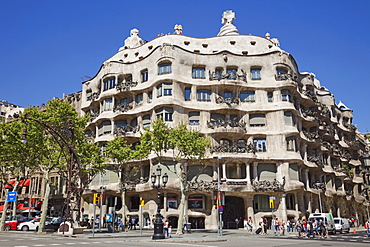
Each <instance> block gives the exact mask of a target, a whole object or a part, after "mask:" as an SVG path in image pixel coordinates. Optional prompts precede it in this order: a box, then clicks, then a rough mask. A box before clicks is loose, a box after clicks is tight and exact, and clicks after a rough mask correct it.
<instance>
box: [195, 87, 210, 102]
mask: <svg viewBox="0 0 370 247" xmlns="http://www.w3.org/2000/svg"><path fill="white" fill-rule="evenodd" d="M197 100H198V101H211V91H210V90H205V89H203V90H198V91H197Z"/></svg>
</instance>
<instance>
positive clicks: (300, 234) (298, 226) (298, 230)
mask: <svg viewBox="0 0 370 247" xmlns="http://www.w3.org/2000/svg"><path fill="white" fill-rule="evenodd" d="M295 227H296V230H297V233H298V238H301V237H302V225H301V223H300V222H299V219H298V220H297V221H296V222H295Z"/></svg>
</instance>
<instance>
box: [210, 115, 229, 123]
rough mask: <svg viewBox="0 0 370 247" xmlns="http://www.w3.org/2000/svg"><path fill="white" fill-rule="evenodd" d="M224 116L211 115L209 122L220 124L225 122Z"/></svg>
mask: <svg viewBox="0 0 370 247" xmlns="http://www.w3.org/2000/svg"><path fill="white" fill-rule="evenodd" d="M225 119H226V118H225V114H220V113H211V122H212V123H217V122H218V123H220V122H224V121H225Z"/></svg>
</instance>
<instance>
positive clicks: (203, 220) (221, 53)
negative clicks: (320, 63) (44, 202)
mask: <svg viewBox="0 0 370 247" xmlns="http://www.w3.org/2000/svg"><path fill="white" fill-rule="evenodd" d="M234 20H235V14H234V13H233V12H232V11H227V12H225V13H224V15H223V19H222V23H223V24H224V25H223V26H222V28H221V29H220V30H219V33H218V35H217V36H215V37H210V38H194V37H188V36H185V35H182V26H181V25H176V26H175V34H172V35H164V36H159V37H157V38H155V39H153V40H151V41H149V42H146V43H145V42H143V41H142V39H141V38H140V37H139V31H138V30H136V29H134V30H132V31H131V36H130V37H129V38H127V39H126V40H125V45H124V46H123V47H121V48H119V51H118V52H117V53H116V54H114V55H113V56H112V57H111V58H109V59H107V60H106V61H105V62H104V63H103V65H102V66H101V68H100V70H99V71H98V73H97V74H96V75H95V76H94V77H93V78H92V79H90V80H88V81H85V82H83V87H82V95H81V110H82V112H84V113H85V114H89V115H90V116H91V121H90V123H89V125H88V126H87V132H86V133H87V135H89V137H91V139H92V140H94V141H95V142H98V143H100V144H101V146H102V149H104V145H105V144H106V143H107V142H109V141H111V140H113V139H114V138H116V137H117V136H124V137H125V138H127V140H128V142H129V143H135V142H137V141H138V140H139V137H140V131H144V128H145V127H148V126H150V125H151V123H152V122H153V121H154V120H155V119H156V118H158V117H161V118H163V120H164V121H165V122H166V123H167V124H168V125H169V126H176V125H178V124H179V123H187V124H188V126H189V129H194V130H199V131H200V132H201V133H202V134H204V135H205V136H206V137H207V138H209V139H210V140H211V142H212V148H211V150H210V151H209V153H208V155H207V158H206V161H205V162H206V164H207V165H208V166H207V168H206V169H203V170H202V173H201V174H200V176H199V178H198V180H197V181H194V177H196V175H197V174H196V171H198V170H199V166H196V165H194V166H192V167H188V169H190V170H189V173H190V176H189V181H190V183H191V191H190V192H189V193H188V195H187V206H186V212H185V215H186V217H187V218H188V220H189V222H191V223H192V227H193V228H207V229H215V228H217V219H218V212H217V209H215V207H214V204H215V194H216V190H217V181H218V179H220V182H221V190H222V191H223V192H224V194H225V200H224V201H225V202H224V206H225V207H224V208H225V211H224V214H223V221H224V227H234V223H235V221H234V220H235V218H238V217H242V218H247V217H249V216H251V217H252V218H253V219H254V221H255V222H258V220H259V219H260V218H261V217H262V216H266V217H271V213H272V210H271V209H270V207H269V206H270V205H269V197H275V198H276V199H275V209H274V215H275V216H277V217H278V218H279V219H284V220H286V219H288V218H299V217H307V216H308V214H309V213H311V212H318V211H319V210H320V206H319V193H320V196H321V201H322V204H323V211H325V212H329V211H330V212H332V213H333V214H334V215H336V216H342V217H344V216H345V217H350V216H351V217H356V216H357V217H360V216H359V215H358V214H359V212H360V211H358V212H354V211H353V210H351V209H352V208H359V206H358V205H360V204H356V203H361V202H362V201H363V197H362V196H361V194H362V193H364V192H365V193H366V192H367V189H366V188H367V184H369V179H368V174H367V173H366V172H365V171H364V168H365V167H364V161H363V159H364V154H365V153H366V150H365V145H366V143H365V141H364V138H363V137H362V135H361V134H360V133H358V132H357V129H356V127H355V126H354V125H353V124H352V110H350V109H348V108H347V107H346V106H345V105H344V104H343V103H340V104H336V103H335V100H334V96H333V94H331V93H330V91H329V90H328V89H327V88H325V87H323V86H321V85H320V82H319V81H318V80H317V79H316V78H315V75H314V74H312V73H302V72H300V71H299V70H298V65H297V63H296V61H295V60H294V58H293V56H292V55H291V54H289V53H287V52H286V51H284V50H282V49H281V48H280V47H279V40H277V39H276V38H274V39H272V38H270V34H268V33H267V34H266V36H265V37H260V36H255V35H242V34H239V32H238V30H237V28H236V27H235V26H234V25H233V21H234ZM215 33H217V30H215ZM165 162H166V164H167V165H169V166H171V164H172V163H171V162H172V161H171V157H170V156H169V157H168V160H167V161H165ZM156 164H157V161H156V160H155V157H154V156H151V157H150V158H149V159H147V160H143V161H140V162H133V163H132V164H130V165H128V166H127V167H126V169H125V171H124V172H125V173H126V174H127V176H128V177H130V180H131V182H129V183H127V186H126V198H124V200H125V205H126V210H125V212H126V215H131V216H133V217H138V216H139V198H140V197H142V198H143V200H144V201H145V206H144V207H143V213H144V217H145V219H150V220H152V217H153V216H154V215H155V214H156V210H157V206H156V198H157V191H156V190H155V189H153V188H152V186H151V182H150V180H149V177H150V174H152V172H153V171H154V169H155V167H156V166H155V165H156ZM162 169H163V171H162V174H163V173H164V172H167V173H168V174H169V176H170V177H169V182H168V184H167V186H166V188H164V189H163V190H162V195H163V205H164V206H163V207H162V209H161V213H162V215H163V216H164V217H166V218H168V219H170V220H171V222H172V224H173V225H174V226H175V227H176V225H177V218H178V215H179V212H178V203H179V197H180V193H179V183H178V181H177V180H176V177H175V176H174V175H173V174H172V175H171V172H169V171H167V170H166V167H165V166H162ZM218 171H219V172H218ZM101 185H104V186H105V193H106V194H107V196H106V203H105V204H106V205H103V206H102V213H103V214H105V213H109V212H111V211H112V210H113V209H114V206H115V200H117V199H115V198H117V197H118V200H117V205H116V210H117V212H118V213H120V212H123V210H122V208H121V207H122V201H121V198H120V192H119V191H120V190H119V186H118V176H117V174H115V173H114V172H113V171H109V170H108V171H107V172H106V173H105V174H103V175H102V176H101V177H99V176H98V177H97V178H96V179H95V180H94V181H93V182H92V183H91V186H90V187H89V189H87V190H86V192H85V194H84V202H83V207H84V208H85V214H89V218H91V215H92V213H93V207H92V193H93V192H99V191H100V186H101ZM352 204H356V205H357V206H356V205H352ZM359 210H360V209H359ZM356 213H357V215H355V214H356ZM98 214H99V211H98ZM150 220H145V221H144V225H145V226H148V222H149V221H150Z"/></svg>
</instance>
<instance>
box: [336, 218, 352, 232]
mask: <svg viewBox="0 0 370 247" xmlns="http://www.w3.org/2000/svg"><path fill="white" fill-rule="evenodd" d="M334 224H335V230H336V231H337V232H340V233H343V232H347V233H349V230H350V224H349V220H347V219H343V218H334Z"/></svg>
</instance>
